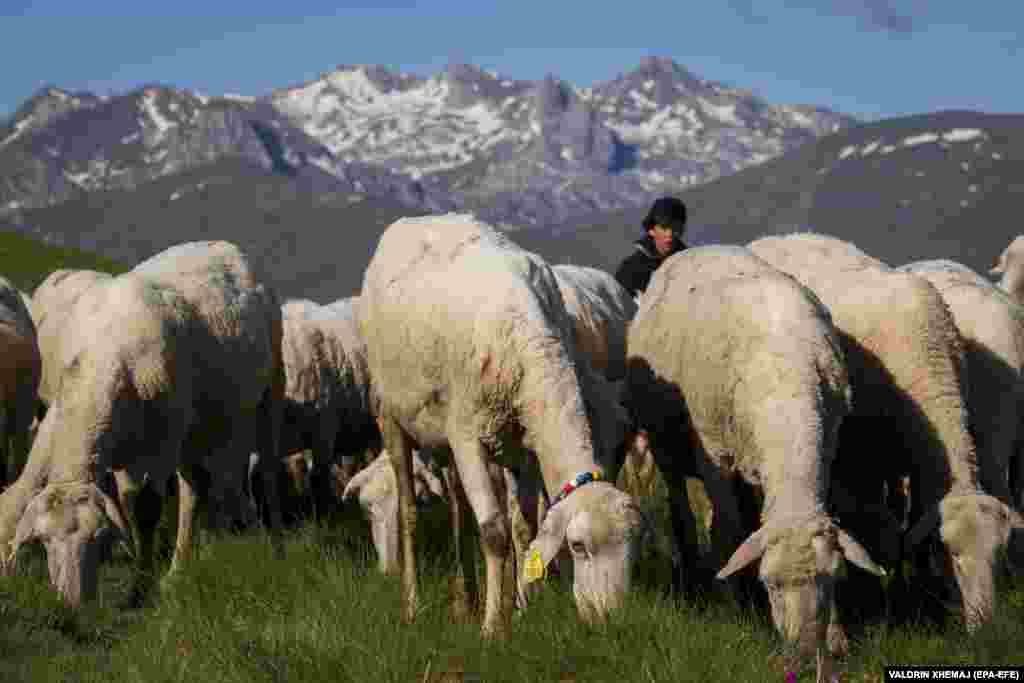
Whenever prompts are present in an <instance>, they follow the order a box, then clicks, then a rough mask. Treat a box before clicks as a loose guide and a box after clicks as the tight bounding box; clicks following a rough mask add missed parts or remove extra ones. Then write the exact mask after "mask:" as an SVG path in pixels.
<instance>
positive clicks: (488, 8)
mask: <svg viewBox="0 0 1024 683" xmlns="http://www.w3.org/2000/svg"><path fill="white" fill-rule="evenodd" d="M0 26H2V27H3V28H2V32H0V35H2V37H3V39H2V40H0V64H3V67H4V68H3V77H2V78H0V117H5V116H7V115H8V114H10V113H11V112H13V110H14V109H15V108H16V107H17V106H18V105H19V104H20V103H21V102H23V101H24V100H25V99H26V98H27V97H29V96H30V95H31V94H32V93H33V92H35V91H36V90H37V89H38V88H39V87H41V86H43V85H44V84H52V85H57V86H59V87H62V88H65V89H69V90H90V91H93V92H96V93H98V94H114V93H121V92H126V91H128V90H130V89H132V88H134V87H137V86H139V85H141V84H143V83H150V82H158V83H165V84H169V85H175V86H179V87H185V88H191V89H196V90H199V91H201V92H203V93H205V94H223V93H236V94H243V95H262V94H265V93H267V92H269V91H270V90H272V89H274V88H278V87H284V86H288V85H292V84H296V83H299V82H302V81H306V80H309V79H313V78H316V77H318V76H319V75H320V74H322V73H324V72H326V71H329V70H331V69H332V68H334V67H335V66H336V65H338V64H375V63H377V64H384V65H386V66H389V67H392V68H395V69H398V70H402V71H407V72H411V73H416V74H420V75H431V74H434V73H437V72H438V71H440V70H441V69H443V68H444V66H445V65H446V64H448V63H450V62H470V63H473V64H477V65H478V66H481V67H484V68H488V69H495V70H497V71H499V72H500V73H501V74H502V75H504V76H508V77H512V78H519V79H538V78H542V77H543V76H544V75H546V74H548V73H553V74H555V75H557V76H559V77H561V78H564V79H566V80H568V81H570V82H572V83H574V84H576V85H579V86H587V85H591V84H592V83H594V82H597V81H603V80H608V79H612V78H614V77H615V76H617V75H618V74H620V73H623V72H625V71H628V70H630V69H632V68H634V67H635V66H636V65H637V64H638V63H639V62H640V60H641V59H642V58H643V57H645V56H649V55H656V56H662V57H671V58H673V59H675V60H676V61H677V62H679V63H680V64H682V65H683V66H685V67H687V68H688V69H690V70H691V71H693V72H694V73H695V74H697V75H698V76H700V77H703V78H708V79H712V80H719V81H725V82H728V83H731V84H734V85H737V86H741V87H745V88H749V89H751V90H753V91H755V92H756V93H758V94H759V95H761V96H763V97H765V98H766V99H768V100H769V101H771V102H774V103H780V104H782V103H785V104H794V103H806V104H817V105H822V106H827V107H831V108H833V109H836V110H838V111H842V112H847V113H852V114H855V115H867V116H899V115H903V114H911V113H919V112H925V111H934V110H937V109H951V108H957V109H975V110H980V111H987V112H1024V88H1021V87H1020V83H1019V74H1020V71H1021V66H1022V64H1024V2H1019V1H1016V0H1012V1H1011V0H973V1H970V0H968V1H966V2H965V1H964V0H688V1H687V0H674V1H673V2H669V3H653V2H643V1H642V0H633V1H626V2H622V1H619V2H608V3H601V2H594V1H593V0H589V1H587V2H582V1H576V0H544V1H540V0H517V1H516V2H502V3H487V2H482V1H480V0H477V1H473V0H449V1H435V2H429V3H428V2H410V1H403V0H377V1H376V2H374V1H373V0H361V1H358V2H344V1H342V2H319V1H317V2H301V1H299V0H294V1H293V2H280V1H277V2H265V1H263V0H249V1H248V2H238V1H237V0H219V1H218V2H209V1H208V2H196V1H195V0H177V2H174V3H167V4H166V5H165V6H162V5H160V4H159V3H142V2H138V1H137V0H135V1H134V2H126V1H124V0H98V1H94V2H80V1H79V0H73V1H72V0H63V1H62V0H50V1H42V2H34V1H32V0H3V1H2V2H0Z"/></svg>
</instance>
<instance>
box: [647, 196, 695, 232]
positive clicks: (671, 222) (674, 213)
mask: <svg viewBox="0 0 1024 683" xmlns="http://www.w3.org/2000/svg"><path fill="white" fill-rule="evenodd" d="M642 225H643V227H644V232H646V231H648V230H650V229H651V228H653V227H654V226H655V225H664V226H665V227H667V228H672V232H674V233H676V234H677V235H682V234H683V231H684V230H686V204H683V201H682V200H681V199H678V198H676V197H662V198H660V199H657V200H655V202H654V204H652V205H651V210H650V211H648V212H647V217H646V218H644V222H643V224H642Z"/></svg>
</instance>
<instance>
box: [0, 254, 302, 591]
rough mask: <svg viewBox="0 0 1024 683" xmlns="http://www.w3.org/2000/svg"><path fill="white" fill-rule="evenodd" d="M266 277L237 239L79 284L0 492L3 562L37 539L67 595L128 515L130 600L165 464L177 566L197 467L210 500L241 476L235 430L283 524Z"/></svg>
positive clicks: (183, 556) (188, 533) (274, 353)
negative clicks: (32, 422) (26, 449)
mask: <svg viewBox="0 0 1024 683" xmlns="http://www.w3.org/2000/svg"><path fill="white" fill-rule="evenodd" d="M264 282H265V281H264V280H263V279H262V278H261V277H260V275H259V274H258V272H257V271H256V270H255V269H254V268H253V266H252V265H251V264H250V263H249V261H248V259H247V258H246V257H245V255H244V254H243V253H242V252H241V251H240V250H239V249H238V248H237V247H236V246H234V245H233V244H230V243H227V242H194V243H187V244H182V245H178V246H176V247H171V248H170V249H167V250H165V251H163V252H161V253H159V254H157V255H155V256H153V257H152V258H150V259H149V260H147V261H144V262H143V263H141V264H139V265H138V266H136V267H135V268H134V269H133V270H131V271H129V272H128V273H125V274H122V275H119V276H117V277H114V278H111V279H110V280H107V281H105V282H100V283H97V284H95V285H93V286H92V287H89V288H88V289H86V291H85V292H83V293H82V295H81V296H80V298H79V299H78V301H77V302H76V303H75V304H74V306H73V308H72V310H71V311H70V313H69V314H68V317H67V320H66V322H65V323H64V329H65V330H66V334H64V347H63V348H62V349H61V350H60V351H59V357H60V358H62V359H65V361H64V367H63V368H62V369H61V372H60V380H59V383H58V386H57V391H56V393H55V395H54V397H53V401H52V403H51V405H50V408H49V410H48V411H47V414H46V417H45V418H44V419H43V421H42V423H41V424H40V427H39V434H38V436H37V439H36V442H35V443H34V444H33V447H32V451H31V453H30V455H29V459H28V463H27V464H26V466H25V470H24V471H23V472H22V474H21V476H20V477H19V478H18V480H17V481H16V482H15V483H14V484H13V485H12V486H11V487H10V488H9V489H7V491H5V492H4V493H3V494H2V495H0V549H2V550H3V551H4V552H2V553H0V556H2V557H3V562H4V565H5V569H6V570H8V571H9V570H10V568H12V567H13V564H14V559H15V558H16V554H17V551H18V549H19V547H20V546H22V545H24V544H25V543H27V542H29V541H32V540H40V541H42V542H43V544H44V545H45V547H46V550H47V555H48V560H49V567H50V578H51V581H52V582H53V583H54V584H55V587H56V588H57V589H58V591H59V592H60V593H61V594H62V595H63V596H64V598H65V599H66V600H67V601H68V602H69V603H70V604H71V605H72V606H78V605H79V604H81V603H82V602H83V601H87V600H90V599H92V598H93V596H94V595H95V592H96V574H97V566H98V561H99V559H98V558H99V551H98V548H99V547H100V546H101V545H102V544H103V542H104V540H105V539H107V538H110V537H111V536H112V533H113V535H117V534H118V533H120V535H122V536H123V537H128V534H129V531H128V530H129V525H130V528H131V535H130V538H131V539H132V540H133V541H134V543H135V545H136V574H135V581H134V586H133V591H132V601H133V602H134V603H138V601H139V600H141V598H142V597H143V595H144V594H145V592H146V590H147V588H148V585H147V584H148V581H147V577H148V576H150V575H151V574H152V572H151V570H152V561H153V556H152V553H153V536H154V531H155V528H156V524H157V522H158V520H159V513H160V505H159V500H156V501H153V500H152V499H153V498H157V499H158V498H159V497H160V496H162V495H163V494H164V492H165V487H166V484H167V480H168V478H169V477H170V475H171V474H173V473H175V472H176V473H177V479H178V498H179V522H178V537H177V543H176V546H175V550H174V556H173V560H172V564H171V572H172V574H173V572H175V571H177V570H178V569H179V568H180V567H181V566H182V563H183V562H185V561H186V560H187V559H188V557H189V555H190V553H191V541H192V525H193V519H194V512H195V505H196V493H197V491H196V488H195V483H196V477H197V475H198V474H199V473H200V472H199V471H200V470H202V471H203V472H205V473H208V474H209V475H210V480H211V487H212V491H211V495H212V496H213V497H217V496H218V495H222V493H221V492H222V491H224V490H235V489H237V488H238V487H240V486H241V482H240V479H241V475H242V474H244V471H245V462H244V461H243V459H242V458H240V457H235V454H238V453H243V452H245V451H244V450H243V449H241V448H239V447H238V446H237V441H238V440H240V439H247V438H250V435H259V438H260V440H261V446H260V449H259V450H260V453H261V458H260V459H261V462H262V463H264V464H263V465H262V466H261V468H260V473H261V475H262V479H263V485H264V487H265V489H266V491H267V492H268V496H267V499H268V508H269V509H268V514H267V516H268V518H269V520H270V523H271V525H272V526H273V527H275V528H276V527H277V526H278V525H279V523H280V519H279V513H278V510H277V509H276V493H275V489H276V482H275V480H274V474H275V470H274V468H272V467H270V466H268V465H267V464H268V463H273V462H274V457H271V456H276V454H277V448H278V433H279V430H280V422H281V405H282V401H283V395H284V366H283V362H282V360H281V335H282V330H281V309H280V304H279V303H278V301H277V297H276V294H275V293H274V291H273V289H271V288H270V287H269V286H268V285H267V284H264ZM108 472H113V473H114V475H115V478H116V486H117V491H116V493H115V492H114V491H113V487H114V484H113V482H112V481H111V477H109V476H107V474H108ZM147 484H148V485H147ZM147 499H149V500H147ZM154 502H155V504H151V503H154Z"/></svg>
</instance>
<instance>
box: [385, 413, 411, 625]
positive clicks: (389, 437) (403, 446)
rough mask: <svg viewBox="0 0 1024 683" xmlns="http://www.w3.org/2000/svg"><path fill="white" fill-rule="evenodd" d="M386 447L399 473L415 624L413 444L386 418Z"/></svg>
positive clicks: (405, 587)
mask: <svg viewBox="0 0 1024 683" xmlns="http://www.w3.org/2000/svg"><path fill="white" fill-rule="evenodd" d="M381 422H382V423H383V424H382V425H381V426H382V431H383V433H384V447H385V448H387V450H388V453H389V454H390V459H391V466H392V467H393V468H394V470H395V480H396V483H397V489H398V491H397V493H398V553H399V558H400V562H401V567H402V570H401V571H402V605H403V610H402V617H403V619H405V621H406V622H408V623H411V622H412V621H414V620H415V618H416V612H417V610H418V607H419V592H418V589H417V585H416V581H417V566H416V499H415V490H414V489H413V480H412V444H411V443H410V441H409V437H408V436H407V435H406V434H405V430H403V429H402V428H401V427H400V426H399V424H398V423H397V422H396V421H395V420H394V419H393V418H391V417H383V418H382V419H381Z"/></svg>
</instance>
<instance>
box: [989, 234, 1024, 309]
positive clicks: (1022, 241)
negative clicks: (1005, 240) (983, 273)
mask: <svg viewBox="0 0 1024 683" xmlns="http://www.w3.org/2000/svg"><path fill="white" fill-rule="evenodd" d="M988 272H989V274H990V275H1001V276H1002V277H1001V278H1000V280H999V287H1000V289H1002V290H1003V291H1004V292H1006V293H1007V294H1008V295H1010V298H1011V299H1013V301H1014V302H1015V303H1017V304H1020V305H1024V235H1017V236H1016V237H1014V238H1013V240H1012V241H1011V242H1010V244H1008V245H1007V246H1006V249H1004V250H1003V253H1001V254H1000V255H999V260H998V261H997V262H996V265H994V266H992V268H990V269H989V271H988Z"/></svg>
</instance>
